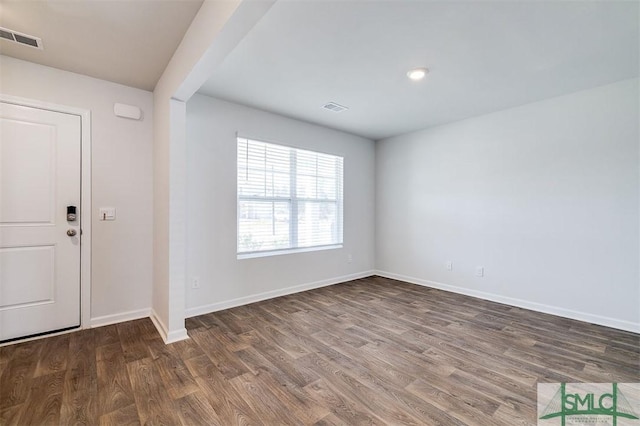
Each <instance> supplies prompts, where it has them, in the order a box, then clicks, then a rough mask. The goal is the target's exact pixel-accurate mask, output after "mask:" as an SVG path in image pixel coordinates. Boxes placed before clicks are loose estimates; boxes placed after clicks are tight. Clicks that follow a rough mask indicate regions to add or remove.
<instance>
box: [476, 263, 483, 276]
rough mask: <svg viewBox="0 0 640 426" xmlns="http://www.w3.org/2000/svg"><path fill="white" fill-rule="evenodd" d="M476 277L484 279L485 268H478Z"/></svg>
mask: <svg viewBox="0 0 640 426" xmlns="http://www.w3.org/2000/svg"><path fill="white" fill-rule="evenodd" d="M476 277H484V266H476Z"/></svg>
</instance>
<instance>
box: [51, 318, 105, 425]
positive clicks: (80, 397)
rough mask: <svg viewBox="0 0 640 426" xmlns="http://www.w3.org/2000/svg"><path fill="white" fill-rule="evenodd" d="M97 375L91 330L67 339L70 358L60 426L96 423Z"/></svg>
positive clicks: (93, 336)
mask: <svg viewBox="0 0 640 426" xmlns="http://www.w3.org/2000/svg"><path fill="white" fill-rule="evenodd" d="M97 396H98V371H97V364H96V353H95V334H94V333H93V330H82V331H79V332H76V333H72V334H70V335H69V358H68V363H67V371H66V375H65V381H64V390H63V394H62V408H61V412H60V423H61V424H66V425H71V424H73V425H75V424H84V425H88V424H91V423H92V422H95V419H96V418H98V407H97Z"/></svg>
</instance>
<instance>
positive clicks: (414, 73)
mask: <svg viewBox="0 0 640 426" xmlns="http://www.w3.org/2000/svg"><path fill="white" fill-rule="evenodd" d="M428 72H429V69H428V68H414V69H412V70H410V71H409V72H408V73H407V77H409V78H410V79H411V80H413V81H420V80H422V79H423V78H424V76H425V75H427V73H428Z"/></svg>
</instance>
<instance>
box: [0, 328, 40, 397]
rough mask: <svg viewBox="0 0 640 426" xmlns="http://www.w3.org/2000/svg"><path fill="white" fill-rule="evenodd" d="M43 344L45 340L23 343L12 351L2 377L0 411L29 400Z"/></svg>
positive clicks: (0, 380) (0, 379)
mask: <svg viewBox="0 0 640 426" xmlns="http://www.w3.org/2000/svg"><path fill="white" fill-rule="evenodd" d="M43 344H44V341H43V340H36V341H32V342H27V343H21V344H18V345H16V347H15V349H14V350H13V351H12V354H11V358H10V359H9V362H8V363H7V366H6V367H5V368H4V371H3V372H2V376H1V377H0V409H4V408H6V407H10V406H12V405H17V404H22V403H24V402H25V400H26V399H27V396H28V394H29V385H30V382H31V380H32V378H33V374H34V372H35V371H36V368H37V365H38V361H39V359H40V353H41V351H42V346H43Z"/></svg>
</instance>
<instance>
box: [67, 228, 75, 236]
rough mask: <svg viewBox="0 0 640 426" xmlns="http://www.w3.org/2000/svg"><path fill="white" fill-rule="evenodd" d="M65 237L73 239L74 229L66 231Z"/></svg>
mask: <svg viewBox="0 0 640 426" xmlns="http://www.w3.org/2000/svg"><path fill="white" fill-rule="evenodd" d="M67 235H68V236H70V237H73V236H74V235H76V230H75V229H67Z"/></svg>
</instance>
